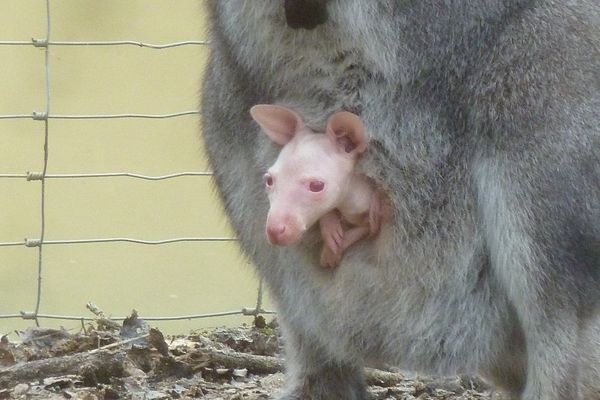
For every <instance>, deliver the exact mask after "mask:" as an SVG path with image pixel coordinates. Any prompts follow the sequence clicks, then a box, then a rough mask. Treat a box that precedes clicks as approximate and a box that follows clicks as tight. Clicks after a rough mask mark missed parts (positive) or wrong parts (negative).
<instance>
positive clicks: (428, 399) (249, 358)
mask: <svg viewBox="0 0 600 400" xmlns="http://www.w3.org/2000/svg"><path fill="white" fill-rule="evenodd" d="M281 357H282V350H281V338H280V337H279V334H278V329H277V324H276V322H275V321H273V322H271V323H269V324H266V323H265V320H264V319H263V318H262V317H260V316H259V317H257V319H256V320H255V325H254V326H251V327H248V326H244V327H240V328H220V329H215V330H211V331H203V332H193V333H191V334H188V335H182V336H175V337H167V338H165V337H163V335H162V333H161V332H160V331H158V330H156V329H152V328H150V327H149V325H148V324H147V323H146V322H145V321H143V320H141V319H139V318H137V315H136V313H135V312H134V313H133V314H132V316H131V317H130V318H128V319H127V320H126V321H124V323H123V325H122V326H121V325H117V324H115V323H114V322H112V321H110V320H107V319H104V318H101V317H100V318H98V319H97V320H96V321H94V323H93V324H90V325H89V326H88V327H87V328H86V329H84V330H82V332H79V333H76V334H72V333H69V332H67V331H65V330H57V329H46V328H30V329H27V330H26V331H23V332H20V340H19V341H18V342H10V341H9V340H8V339H7V337H3V338H2V340H1V341H0V399H33V400H37V399H40V400H41V399H48V400H55V399H81V400H101V399H131V400H166V399H195V398H201V399H206V400H217V399H221V400H258V399H269V398H271V396H272V395H273V394H275V393H276V392H277V391H278V389H279V388H280V387H281V386H282V385H283V380H284V375H283V373H282V370H283V360H282V358H281ZM366 375H367V382H368V383H369V392H370V394H371V396H372V398H373V399H375V400H377V399H386V400H387V399H389V400H392V399H399V400H400V399H401V400H413V399H419V400H475V399H488V400H491V399H494V400H501V399H502V397H501V396H500V395H499V394H497V393H494V392H493V391H492V390H490V389H489V387H488V386H487V385H486V384H485V383H484V382H483V381H482V380H480V379H478V378H475V377H423V376H417V375H415V374H409V373H407V372H400V371H397V370H394V369H389V370H387V371H383V370H375V369H367V370H366Z"/></svg>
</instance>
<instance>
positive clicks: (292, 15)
mask: <svg viewBox="0 0 600 400" xmlns="http://www.w3.org/2000/svg"><path fill="white" fill-rule="evenodd" d="M328 2H329V0H285V2H284V7H285V20H286V22H287V24H288V26H289V27H290V28H292V29H314V28H316V27H317V26H319V25H321V24H324V23H325V22H327V17H328V16H327V3H328Z"/></svg>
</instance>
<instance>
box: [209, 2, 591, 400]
mask: <svg viewBox="0 0 600 400" xmlns="http://www.w3.org/2000/svg"><path fill="white" fill-rule="evenodd" d="M206 4H207V6H208V10H209V18H208V21H209V23H210V25H211V37H210V38H211V39H210V40H211V48H212V51H211V53H210V60H209V63H208V65H207V68H206V72H205V77H204V84H203V91H202V96H203V100H202V116H203V138H204V141H205V145H206V149H207V153H208V155H209V159H210V162H211V165H212V166H213V169H214V174H215V180H216V183H217V186H218V188H219V192H220V195H221V196H222V199H223V202H224V204H225V208H226V210H227V212H228V214H229V216H230V218H231V221H232V224H233V226H234V228H235V230H236V232H237V235H238V237H239V240H240V244H241V246H242V248H243V249H244V251H245V252H246V254H247V255H248V256H249V257H250V258H251V259H252V261H253V262H254V263H255V265H256V267H257V269H258V274H259V276H260V277H261V278H262V279H263V280H264V281H265V283H266V285H267V286H268V288H269V290H270V293H271V296H272V299H273V301H274V302H275V303H276V305H277V309H278V312H279V313H278V320H279V322H280V325H281V326H282V329H283V330H284V335H285V343H286V352H287V353H286V364H287V367H286V371H287V372H286V373H287V381H286V382H287V383H286V387H285V389H284V390H283V391H282V392H281V393H280V394H279V397H278V398H279V399H281V400H297V399H313V400H315V399H322V400H325V399H327V400H331V399H345V400H357V399H366V398H367V393H366V389H365V382H364V375H363V368H362V367H363V366H364V365H371V364H376V363H387V364H395V365H397V366H399V367H401V368H406V369H410V370H413V371H420V372H424V373H443V374H455V373H467V374H473V373H478V374H481V375H482V376H484V377H487V378H488V379H489V380H491V381H492V382H493V383H495V385H497V386H498V387H499V388H501V389H503V390H504V391H505V392H506V393H507V395H510V396H512V397H513V398H515V399H521V400H567V399H568V400H591V399H600V395H599V393H600V372H599V371H600V345H599V341H600V340H599V338H600V336H599V335H600V313H599V311H600V304H599V302H600V2H598V1H597V0H578V1H567V0H560V1H559V0H537V1H533V0H468V1H467V0H454V1H437V0H420V1H408V0H369V1H364V0H271V1H255V0H247V1H243V0H228V1H223V0H211V1H207V2H206ZM255 104H285V105H286V106H287V107H289V108H291V109H293V110H295V111H296V112H297V113H298V114H299V115H301V116H302V117H303V120H304V121H305V122H306V125H308V126H310V127H311V128H312V129H313V130H314V131H315V132H322V131H324V130H325V127H326V124H327V121H328V118H329V117H330V116H331V115H333V114H335V113H337V112H340V111H348V112H352V113H354V114H356V115H358V116H359V117H360V119H361V121H362V123H363V124H364V126H365V129H366V130H367V132H368V133H369V142H368V143H369V145H368V146H369V147H368V151H366V152H364V153H363V154H362V155H361V157H360V158H359V159H358V161H357V163H356V166H355V167H354V168H355V170H356V172H357V173H360V174H364V176H366V177H368V178H369V179H371V180H372V181H373V184H374V185H375V187H377V188H382V189H383V190H384V192H385V194H386V196H387V197H388V198H389V203H390V207H391V209H392V211H393V212H392V217H391V218H390V219H389V220H387V221H386V222H385V223H384V224H383V225H382V226H381V230H380V232H379V234H378V235H377V238H376V240H374V241H372V242H369V243H366V241H365V243H364V245H363V243H356V244H355V245H353V246H351V247H350V248H348V249H347V250H346V251H345V252H344V257H343V260H342V265H340V267H339V268H330V269H325V268H322V267H320V266H319V261H320V251H321V247H322V241H321V237H320V233H319V232H318V230H316V229H313V230H308V231H306V232H305V233H304V235H303V237H302V239H301V240H299V241H298V242H297V243H296V244H295V245H294V246H272V245H271V244H270V243H268V241H266V240H265V239H264V230H265V226H264V221H265V220H266V218H267V214H268V211H269V202H268V199H267V196H265V193H264V189H262V185H263V184H262V182H263V175H264V171H265V170H267V169H268V167H269V166H270V165H273V163H274V162H275V160H276V159H277V156H278V154H279V150H280V148H279V147H278V146H276V145H274V144H273V143H272V141H271V140H269V138H267V137H266V136H265V135H261V134H259V129H260V128H259V127H258V126H257V125H256V123H255V122H254V121H253V119H252V118H251V116H250V115H249V113H248V110H249V109H250V108H251V107H252V106H253V105H255Z"/></svg>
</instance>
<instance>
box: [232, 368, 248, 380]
mask: <svg viewBox="0 0 600 400" xmlns="http://www.w3.org/2000/svg"><path fill="white" fill-rule="evenodd" d="M233 376H235V377H236V378H245V377H246V376H248V370H247V369H246V368H242V369H234V370H233Z"/></svg>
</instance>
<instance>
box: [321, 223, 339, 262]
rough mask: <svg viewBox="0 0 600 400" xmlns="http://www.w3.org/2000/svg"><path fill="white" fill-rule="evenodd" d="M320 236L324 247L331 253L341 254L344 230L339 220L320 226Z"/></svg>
mask: <svg viewBox="0 0 600 400" xmlns="http://www.w3.org/2000/svg"><path fill="white" fill-rule="evenodd" d="M321 236H322V237H323V241H324V242H325V247H329V248H330V249H331V251H332V252H333V253H336V254H337V253H341V252H342V245H343V243H344V228H343V227H342V223H341V221H340V220H335V221H331V222H326V223H323V224H321Z"/></svg>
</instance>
